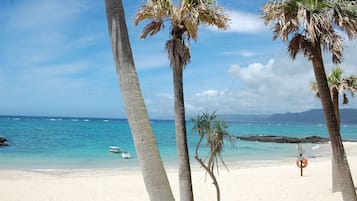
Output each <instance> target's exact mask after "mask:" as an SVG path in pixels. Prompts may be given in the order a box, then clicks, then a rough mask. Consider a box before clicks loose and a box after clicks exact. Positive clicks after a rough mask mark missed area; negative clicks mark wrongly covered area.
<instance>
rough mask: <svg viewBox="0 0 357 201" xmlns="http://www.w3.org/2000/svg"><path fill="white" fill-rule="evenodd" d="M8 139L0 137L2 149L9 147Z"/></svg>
mask: <svg viewBox="0 0 357 201" xmlns="http://www.w3.org/2000/svg"><path fill="white" fill-rule="evenodd" d="M8 145H9V144H8V143H7V139H6V138H4V137H0V147H1V146H8Z"/></svg>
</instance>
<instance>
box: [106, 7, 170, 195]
mask: <svg viewBox="0 0 357 201" xmlns="http://www.w3.org/2000/svg"><path fill="white" fill-rule="evenodd" d="M105 5H106V15H107V21H108V27H109V34H110V38H111V43H112V49H113V55H114V60H115V65H116V71H117V75H118V78H119V83H120V89H121V93H122V97H123V99H124V104H125V109H126V114H127V116H128V121H129V125H130V128H131V132H132V135H133V139H134V144H135V149H136V152H137V155H138V159H139V162H140V165H141V169H142V174H143V177H144V182H145V185H146V190H147V192H148V194H149V197H150V200H152V201H173V200H174V197H173V194H172V191H171V188H170V184H169V181H168V178H167V175H166V172H165V169H164V166H163V163H162V161H161V158H160V154H159V151H158V148H157V144H156V141H155V138H154V135H153V132H152V128H151V126H150V122H149V118H148V114H147V111H146V107H145V103H144V99H143V97H142V94H141V90H140V86H139V81H138V77H137V74H136V70H135V66H134V61H133V56H132V52H131V47H130V42H129V36H128V31H127V26H126V23H125V16H124V9H123V5H122V1H121V0H105Z"/></svg>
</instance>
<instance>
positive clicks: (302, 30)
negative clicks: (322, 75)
mask: <svg viewBox="0 0 357 201" xmlns="http://www.w3.org/2000/svg"><path fill="white" fill-rule="evenodd" d="M263 18H264V20H265V24H266V25H267V24H274V27H273V30H274V36H273V39H274V40H275V39H277V38H281V39H282V40H283V41H284V42H289V47H288V50H289V53H290V56H291V57H292V58H293V59H294V58H295V57H296V55H297V53H299V52H300V51H302V53H303V54H304V55H305V56H307V57H308V58H309V59H311V57H312V55H313V46H315V45H321V46H322V47H323V49H324V50H326V51H329V52H331V54H332V60H333V62H334V63H340V62H341V59H342V51H343V47H342V39H341V37H340V36H339V35H338V34H339V31H338V29H339V30H342V31H345V32H346V34H347V36H348V38H349V39H350V40H352V39H353V38H354V37H355V36H356V33H357V4H356V1H348V0H280V1H273V2H269V3H267V4H265V6H264V8H263Z"/></svg>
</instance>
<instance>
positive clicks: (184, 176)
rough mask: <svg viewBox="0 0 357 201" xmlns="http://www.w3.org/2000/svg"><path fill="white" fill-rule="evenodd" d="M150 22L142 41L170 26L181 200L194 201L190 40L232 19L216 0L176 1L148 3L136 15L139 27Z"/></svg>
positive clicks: (221, 26) (167, 49) (222, 27)
mask: <svg viewBox="0 0 357 201" xmlns="http://www.w3.org/2000/svg"><path fill="white" fill-rule="evenodd" d="M144 20H149V21H150V23H149V24H147V25H146V26H145V28H144V30H143V33H142V35H141V38H146V37H147V36H152V35H155V34H156V33H158V32H159V31H160V30H161V29H162V28H163V27H164V22H165V21H169V22H170V26H171V28H170V31H171V33H170V39H169V40H168V41H166V51H167V53H168V57H169V60H170V65H171V67H172V72H173V85H174V109H175V127H176V143H177V150H178V158H179V183H180V199H181V200H182V201H192V200H193V191H192V181H191V169H190V161H189V153H188V147H187V133H186V118H185V105H184V94H183V79H182V78H183V69H184V67H185V66H186V65H187V64H188V63H189V62H190V49H189V41H190V39H193V40H195V41H196V40H197V39H198V27H199V25H201V24H207V25H212V26H216V27H218V28H221V29H225V28H226V26H227V22H228V18H227V17H226V16H225V15H224V14H223V13H222V9H221V8H220V7H219V6H218V5H217V4H216V2H215V1H214V0H182V1H181V2H180V4H179V7H176V6H175V4H174V2H173V1H172V0H148V1H147V2H146V4H145V5H143V6H142V7H141V8H140V10H139V11H138V12H137V14H136V18H135V24H136V25H137V24H138V23H139V22H141V21H144Z"/></svg>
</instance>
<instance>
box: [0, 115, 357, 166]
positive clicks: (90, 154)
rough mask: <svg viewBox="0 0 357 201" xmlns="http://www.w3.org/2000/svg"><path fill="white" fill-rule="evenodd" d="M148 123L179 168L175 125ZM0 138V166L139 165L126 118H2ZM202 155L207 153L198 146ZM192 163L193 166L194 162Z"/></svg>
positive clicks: (265, 147) (350, 129)
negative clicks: (1, 142) (4, 142)
mask: <svg viewBox="0 0 357 201" xmlns="http://www.w3.org/2000/svg"><path fill="white" fill-rule="evenodd" d="M228 124H229V132H230V133H231V134H232V135H236V136H238V135H239V136H250V135H278V136H290V137H307V136H312V135H316V136H321V137H328V134H327V130H326V127H325V125H324V124H302V123H296V124H292V123H289V124H285V123H284V124H277V123H236V122H228ZM151 125H152V128H153V131H154V135H155V138H156V141H157V144H158V147H159V150H160V154H161V157H162V160H163V162H164V163H165V165H167V166H170V165H172V166H175V165H177V151H176V140H175V139H176V138H175V124H174V121H172V120H152V121H151ZM192 126H193V124H192V122H187V133H188V147H189V151H190V155H191V159H192V158H193V154H194V150H195V146H196V144H197V142H198V139H199V138H198V135H197V133H193V132H191V129H192ZM341 129H342V130H341V133H342V135H343V138H344V139H352V140H357V125H355V124H342V127H341ZM0 136H4V137H6V138H7V139H8V143H9V144H10V146H7V147H0V168H31V169H67V168H71V169H73V168H79V169H91V168H137V167H138V166H139V164H138V160H137V155H136V152H135V147H134V143H133V139H132V136H131V132H130V128H129V125H128V122H127V120H126V119H98V118H59V117H14V116H1V117H0ZM109 146H119V147H120V148H121V149H122V150H124V151H127V152H129V153H130V154H131V159H122V158H121V156H120V154H115V153H110V152H109V151H108V147H109ZM313 146H314V145H313V144H305V145H304V148H305V149H306V154H309V155H314V150H313V149H311V148H312V147H313ZM200 150H201V152H200V153H201V154H202V157H203V158H204V157H205V154H206V153H207V149H205V147H202V148H200ZM296 152H297V150H296V145H295V144H278V143H262V142H247V141H237V142H236V143H235V145H234V146H231V145H230V144H229V143H228V142H225V147H224V151H223V152H222V157H223V159H224V160H225V161H226V162H227V161H228V162H235V163H240V162H241V163H246V162H254V163H259V162H266V161H277V160H284V159H287V158H293V157H296ZM192 163H194V162H192Z"/></svg>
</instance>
